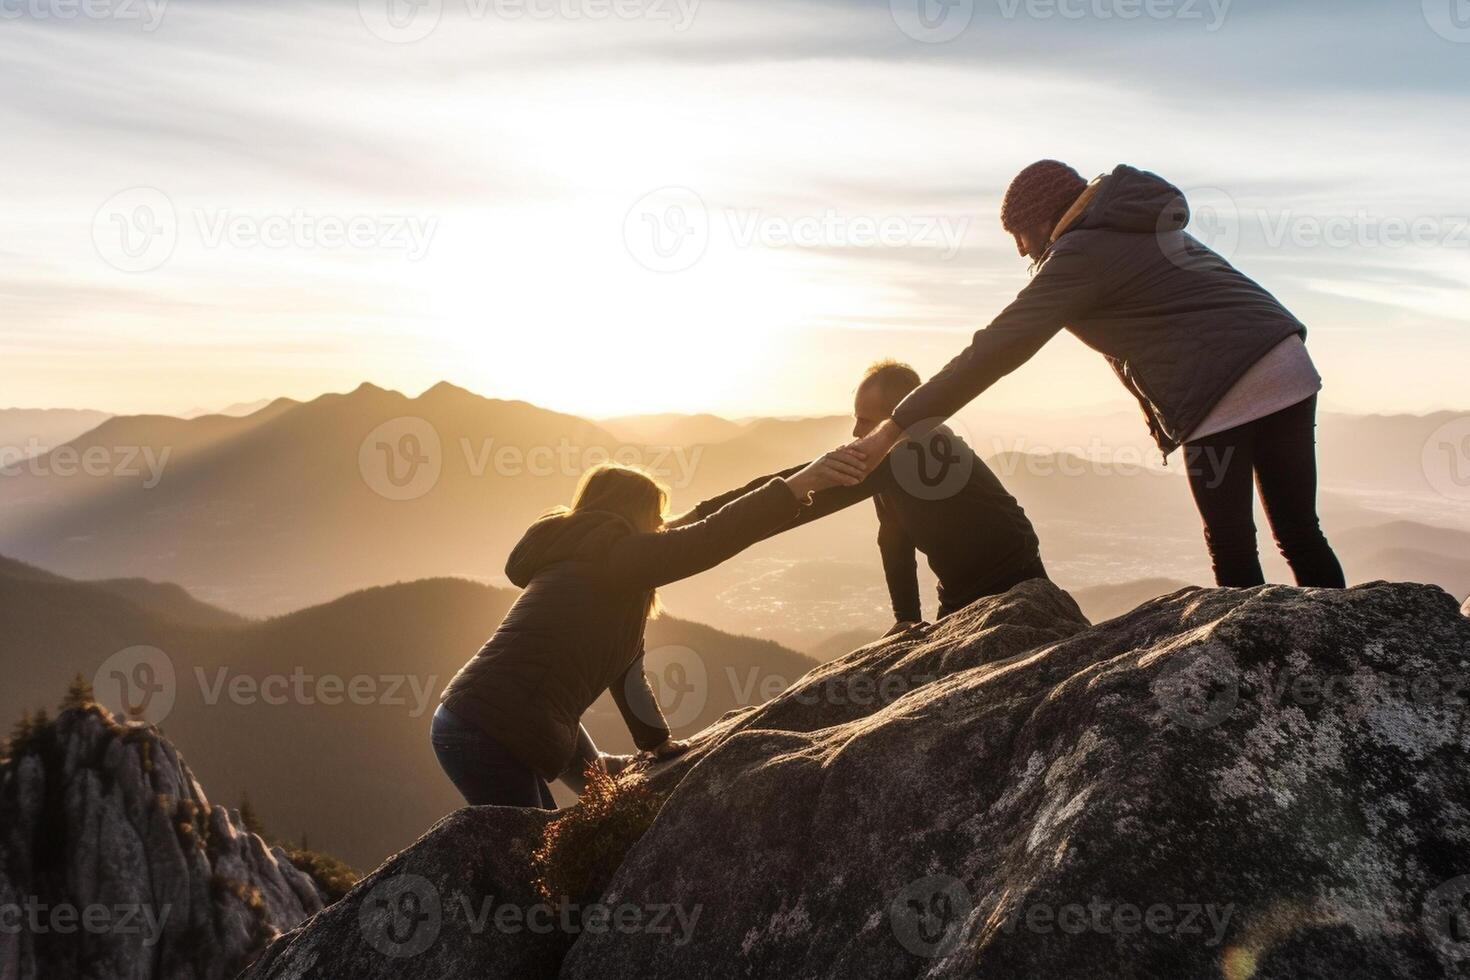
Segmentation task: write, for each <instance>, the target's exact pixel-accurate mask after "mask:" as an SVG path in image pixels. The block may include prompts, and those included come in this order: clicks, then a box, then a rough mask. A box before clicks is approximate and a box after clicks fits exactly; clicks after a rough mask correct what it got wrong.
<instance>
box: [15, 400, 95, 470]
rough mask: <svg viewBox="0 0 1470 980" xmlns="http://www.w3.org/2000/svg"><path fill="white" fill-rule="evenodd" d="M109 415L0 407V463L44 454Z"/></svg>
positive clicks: (64, 409) (62, 409) (75, 410)
mask: <svg viewBox="0 0 1470 980" xmlns="http://www.w3.org/2000/svg"><path fill="white" fill-rule="evenodd" d="M109 417H110V416H109V415H108V414H107V413H106V412H95V411H90V410H86V409H75V408H0V466H4V465H9V464H11V463H14V462H15V461H17V460H21V459H28V458H30V457H32V456H40V455H44V454H45V453H47V452H49V451H50V450H51V449H52V448H53V447H55V446H60V445H63V444H65V443H67V442H70V441H71V440H73V439H75V438H76V437H77V436H79V435H81V434H82V433H84V432H86V431H88V430H89V429H94V428H96V427H97V426H99V425H101V424H102V423H103V422H104V421H106V420H107V419H108V418H109Z"/></svg>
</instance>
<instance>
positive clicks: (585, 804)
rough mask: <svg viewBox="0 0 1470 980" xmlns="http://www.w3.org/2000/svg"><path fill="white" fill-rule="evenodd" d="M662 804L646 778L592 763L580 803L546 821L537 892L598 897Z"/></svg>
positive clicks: (535, 860)
mask: <svg viewBox="0 0 1470 980" xmlns="http://www.w3.org/2000/svg"><path fill="white" fill-rule="evenodd" d="M663 802H664V797H663V796H661V795H659V794H657V793H654V792H653V791H652V790H650V789H649V788H648V787H647V786H646V785H645V784H644V783H643V782H641V781H636V780H625V781H621V782H620V781H619V780H617V779H615V778H613V777H612V776H609V775H608V774H607V773H605V772H603V771H601V770H600V769H596V768H592V767H589V768H588V770H587V789H586V791H585V792H584V793H583V794H582V799H581V801H580V802H578V803H577V805H576V806H574V807H572V808H571V809H569V810H567V811H566V813H564V814H563V815H561V816H559V817H557V818H556V819H554V820H552V821H551V822H550V823H548V824H547V825H546V829H545V830H544V831H542V833H541V846H540V847H538V848H536V850H535V851H534V852H533V853H532V855H531V867H532V870H533V871H534V872H535V878H534V879H533V880H532V886H533V887H534V888H535V889H536V893H537V894H538V895H540V896H541V897H542V898H543V899H545V900H546V901H548V902H557V901H560V900H563V899H565V900H567V901H570V902H579V903H580V902H588V901H594V900H596V899H597V898H598V897H600V896H601V895H602V894H603V892H605V891H606V890H607V886H608V883H609V882H611V881H612V877H613V875H614V874H615V873H616V872H617V870H618V868H619V867H620V866H621V865H622V863H623V859H624V858H626V857H627V856H628V852H629V851H630V850H632V848H633V845H634V844H636V843H638V840H639V838H641V837H642V836H643V835H644V833H646V832H647V830H648V828H649V827H650V826H652V825H653V821H654V818H655V817H657V816H658V811H659V808H660V807H662V806H663Z"/></svg>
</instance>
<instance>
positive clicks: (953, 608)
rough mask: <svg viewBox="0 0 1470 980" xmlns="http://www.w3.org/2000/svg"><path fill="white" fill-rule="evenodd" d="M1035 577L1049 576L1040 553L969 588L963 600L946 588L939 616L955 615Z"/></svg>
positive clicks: (943, 617)
mask: <svg viewBox="0 0 1470 980" xmlns="http://www.w3.org/2000/svg"><path fill="white" fill-rule="evenodd" d="M1034 578H1048V576H1047V574H1046V566H1045V565H1043V564H1042V563H1041V556H1040V555H1037V556H1036V557H1035V558H1033V559H1031V560H1030V561H1027V562H1026V563H1024V564H1023V565H1021V566H1020V567H1019V568H1017V569H1016V570H1015V572H1013V573H1012V574H1010V575H1006V576H1004V577H1002V578H1000V579H998V580H996V581H993V582H987V583H986V584H985V585H983V586H980V587H977V588H972V589H967V590H966V591H965V592H963V593H962V596H963V601H961V600H959V599H956V598H955V597H954V590H952V589H947V590H945V596H944V601H943V602H941V603H940V605H939V618H940V619H945V618H946V617H949V616H953V615H954V614H955V613H957V612H959V611H960V610H961V609H963V608H965V607H966V606H968V605H969V604H970V603H972V602H978V601H979V600H981V599H984V598H985V597H986V596H992V595H1001V594H1002V593H1005V592H1009V591H1011V589H1013V588H1015V587H1016V586H1018V585H1020V584H1021V583H1022V582H1029V581H1031V580H1032V579H1034Z"/></svg>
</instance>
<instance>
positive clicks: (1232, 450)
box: [848, 160, 1344, 588]
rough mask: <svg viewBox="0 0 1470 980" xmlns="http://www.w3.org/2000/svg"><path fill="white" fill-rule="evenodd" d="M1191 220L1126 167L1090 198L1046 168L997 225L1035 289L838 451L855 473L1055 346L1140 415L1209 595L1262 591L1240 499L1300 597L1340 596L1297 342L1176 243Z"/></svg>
mask: <svg viewBox="0 0 1470 980" xmlns="http://www.w3.org/2000/svg"><path fill="white" fill-rule="evenodd" d="M1188 223H1189V207H1188V204H1187V203H1186V202H1185V199H1184V195H1183V193H1181V192H1180V190H1179V189H1178V188H1177V187H1175V186H1174V185H1172V184H1170V183H1169V182H1167V181H1165V180H1163V179H1162V178H1160V177H1158V176H1156V175H1154V174H1151V173H1148V172H1146V171H1142V170H1137V169H1135V168H1133V167H1130V166H1126V165H1125V166H1119V167H1118V168H1117V169H1115V170H1114V171H1113V172H1112V173H1111V174H1107V175H1104V176H1101V177H1098V178H1097V179H1096V180H1094V181H1092V182H1091V183H1088V182H1087V181H1085V180H1083V179H1082V177H1081V176H1080V175H1079V174H1078V173H1077V171H1076V170H1074V169H1072V168H1071V167H1069V166H1067V165H1066V164H1064V163H1059V162H1057V161H1055V160H1042V161H1040V162H1039V163H1034V164H1032V165H1031V166H1029V167H1027V168H1026V169H1025V170H1023V171H1021V173H1020V174H1019V175H1018V176H1017V177H1016V178H1015V180H1014V181H1013V182H1012V183H1011V185H1010V188H1009V189H1008V190H1007V191H1006V196H1005V202H1004V204H1003V205H1002V208H1001V224H1002V225H1004V227H1005V229H1006V230H1007V231H1008V232H1010V233H1011V234H1012V235H1013V236H1014V237H1015V240H1016V248H1017V251H1018V252H1020V254H1021V255H1022V256H1023V257H1026V258H1029V259H1031V260H1032V262H1033V263H1034V265H1033V277H1032V279H1031V282H1030V284H1029V285H1027V286H1026V288H1025V289H1023V290H1021V292H1020V294H1019V295H1018V296H1017V297H1016V299H1015V300H1014V301H1013V302H1012V303H1011V304H1010V305H1009V306H1008V307H1006V308H1005V310H1003V311H1002V312H1001V313H1000V315H999V316H997V317H996V318H995V319H994V320H993V321H992V322H991V323H990V325H989V326H987V327H985V328H984V329H982V330H980V331H978V332H977V333H976V334H975V337H974V340H973V341H972V343H971V344H970V346H969V347H968V348H966V349H965V350H964V351H962V352H961V353H960V354H959V356H957V357H956V358H955V359H954V360H952V361H950V362H949V364H948V365H946V366H945V368H944V369H943V370H941V371H940V372H939V373H938V374H937V375H935V376H934V377H933V378H931V379H929V381H928V382H926V383H925V384H923V385H921V386H920V387H919V388H918V389H916V390H915V391H914V392H913V393H912V394H910V395H909V396H908V397H907V398H905V399H904V400H903V402H902V403H901V404H900V405H899V406H898V407H897V408H895V409H894V411H893V414H892V417H890V418H888V419H886V420H885V421H884V422H883V423H882V424H881V425H879V426H877V427H876V428H875V429H874V430H873V431H872V432H871V433H869V434H868V435H866V436H864V437H863V438H861V439H858V440H857V441H855V442H854V443H852V444H851V445H850V446H849V447H848V448H849V449H850V450H851V451H852V452H853V453H854V454H856V455H857V456H858V457H859V458H860V459H861V460H862V461H863V465H864V466H865V467H867V468H870V469H871V468H873V467H876V466H877V465H878V463H879V462H880V461H882V459H883V458H884V456H885V455H886V454H887V453H888V452H889V451H890V450H891V449H892V448H893V447H894V446H896V445H898V444H899V443H900V442H902V441H904V440H905V439H913V438H915V437H916V436H920V435H922V434H923V433H924V432H926V431H928V430H929V429H932V428H933V427H934V426H935V425H937V424H939V423H940V422H943V421H944V420H945V419H947V418H949V417H950V416H951V415H953V414H954V413H955V412H957V411H959V410H960V409H961V408H962V407H964V406H965V405H966V404H967V403H969V402H970V401H971V400H972V399H973V398H975V397H976V396H977V395H979V394H980V393H981V392H982V391H984V390H985V389H987V388H989V387H990V386H991V385H993V384H994V383H995V382H996V381H998V380H1000V379H1001V378H1003V377H1004V376H1006V375H1007V374H1009V373H1010V372H1012V371H1014V370H1015V369H1016V368H1018V367H1020V366H1021V365H1022V364H1024V363H1025V362H1026V361H1027V360H1028V359H1029V358H1030V357H1031V356H1032V355H1033V354H1035V353H1036V352H1037V351H1038V350H1040V349H1041V347H1042V346H1043V345H1044V344H1045V343H1046V342H1047V341H1048V340H1050V339H1051V338H1052V337H1053V336H1055V335H1056V334H1057V333H1058V332H1059V331H1060V330H1062V329H1064V328H1065V329H1067V330H1070V331H1071V332H1072V333H1073V334H1074V335H1076V336H1077V338H1078V339H1079V340H1081V341H1082V342H1083V343H1085V344H1087V345H1088V346H1089V347H1091V348H1093V349H1094V350H1096V351H1098V352H1099V353H1101V354H1102V355H1103V356H1104V357H1106V358H1107V359H1108V362H1109V364H1111V365H1112V367H1113V370H1114V371H1115V372H1116V373H1117V375H1118V378H1119V380H1121V381H1122V383H1123V385H1124V387H1126V388H1127V389H1128V391H1129V392H1131V393H1132V394H1133V396H1134V397H1135V398H1136V399H1137V400H1138V402H1139V404H1140V405H1141V406H1142V407H1143V413H1144V416H1145V418H1146V419H1147V421H1148V426H1149V431H1150V432H1151V433H1152V435H1153V437H1154V439H1155V441H1156V442H1157V443H1158V446H1159V449H1160V451H1161V452H1163V454H1164V462H1165V464H1166V465H1167V463H1168V457H1169V454H1170V453H1172V452H1173V451H1174V450H1175V449H1177V448H1179V447H1181V446H1182V447H1183V448H1184V460H1185V470H1186V472H1187V474H1188V476H1189V485H1190V489H1191V491H1192V493H1193V495H1194V499H1195V503H1196V505H1197V506H1198V508H1199V512H1200V516H1201V517H1202V518H1203V521H1204V528H1205V542H1206V544H1207V546H1208V548H1209V551H1210V557H1211V559H1212V561H1213V564H1214V571H1215V581H1216V582H1217V583H1218V584H1219V585H1222V586H1252V585H1260V584H1263V583H1264V582H1265V576H1264V574H1263V573H1262V571H1261V563H1260V557H1259V554H1258V552H1257V547H1256V526H1255V521H1254V518H1253V495H1252V483H1253V482H1254V484H1255V485H1256V486H1258V487H1259V488H1260V495H1261V501H1262V503H1263V504H1264V506H1265V510H1266V516H1267V518H1268V519H1269V520H1270V522H1271V530H1272V532H1273V533H1274V534H1275V537H1276V542H1277V544H1278V546H1279V547H1280V549H1281V553H1282V555H1283V556H1285V558H1286V561H1287V563H1288V564H1289V565H1290V566H1291V569H1292V573H1293V574H1294V575H1295V577H1296V581H1297V584H1298V585H1303V586H1322V587H1338V588H1340V587H1342V586H1343V584H1344V576H1343V571H1342V566H1341V565H1340V564H1339V563H1338V560H1337V556H1336V555H1335V554H1334V553H1333V550H1332V547H1331V546H1330V545H1329V544H1328V542H1327V538H1326V537H1325V536H1324V535H1323V533H1322V528H1321V523H1320V521H1319V520H1318V516H1317V462H1316V434H1315V433H1316V414H1317V392H1318V391H1319V390H1320V389H1321V387H1322V380H1321V378H1320V376H1319V375H1318V374H1317V370H1316V368H1315V367H1314V366H1313V364H1312V359H1311V357H1310V356H1308V354H1307V348H1306V346H1305V344H1304V343H1303V340H1304V338H1305V337H1306V333H1307V329H1306V327H1305V326H1303V325H1302V323H1301V322H1300V321H1299V320H1297V318H1296V317H1294V316H1292V314H1291V313H1290V312H1288V311H1287V309H1286V308H1285V307H1284V306H1282V305H1281V303H1280V302H1279V301H1277V299H1276V298H1275V297H1274V296H1272V295H1271V294H1270V293H1268V292H1267V291H1266V290H1265V289H1263V288H1261V287H1260V286H1259V285H1257V284H1256V283H1255V282H1254V281H1252V280H1251V279H1249V278H1248V277H1246V276H1245V275H1244V274H1242V273H1241V272H1239V271H1238V270H1237V269H1236V268H1235V267H1234V266H1232V265H1231V264H1230V263H1229V262H1227V261H1226V260H1225V259H1223V258H1221V257H1220V256H1219V255H1217V254H1216V253H1215V252H1213V251H1211V250H1210V249H1209V248H1207V247H1205V246H1204V245H1203V244H1201V243H1200V242H1199V241H1197V240H1195V239H1194V238H1193V237H1191V236H1190V235H1188V234H1186V233H1185V231H1184V228H1185V226H1186V225H1187V224H1188Z"/></svg>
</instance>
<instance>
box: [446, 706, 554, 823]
mask: <svg viewBox="0 0 1470 980" xmlns="http://www.w3.org/2000/svg"><path fill="white" fill-rule="evenodd" d="M430 742H431V744H432V745H433V746H434V755H435V756H437V757H438V759H439V765H440V767H441V768H443V770H444V774H445V775H446V776H448V777H449V781H450V782H452V783H454V786H455V788H456V789H458V790H459V793H460V795H461V796H463V797H464V799H465V802H466V803H468V804H469V805H470V806H523V807H539V808H541V809H555V808H556V806H555V803H550V802H548V801H549V799H550V795H551V793H550V790H549V789H548V788H547V786H546V783H545V782H543V781H542V780H541V778H540V777H539V776H537V775H536V774H535V773H534V772H532V771H531V769H530V768H529V767H528V766H526V765H525V764H524V763H522V762H521V761H520V760H519V759H517V758H516V757H515V756H514V755H512V754H511V752H510V750H509V749H507V748H505V747H504V746H503V745H501V744H500V743H499V742H497V741H496V740H495V739H493V738H491V737H490V736H489V735H487V734H485V733H484V732H482V731H480V730H479V729H478V728H474V727H473V726H471V725H469V724H467V723H465V722H462V721H460V720H459V719H458V718H455V717H454V716H453V715H452V714H450V713H449V711H448V709H446V708H444V707H443V706H442V705H441V706H440V707H439V709H438V710H437V711H435V712H434V720H433V724H432V728H431V731H430Z"/></svg>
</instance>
